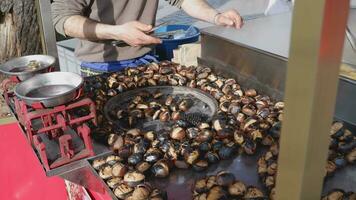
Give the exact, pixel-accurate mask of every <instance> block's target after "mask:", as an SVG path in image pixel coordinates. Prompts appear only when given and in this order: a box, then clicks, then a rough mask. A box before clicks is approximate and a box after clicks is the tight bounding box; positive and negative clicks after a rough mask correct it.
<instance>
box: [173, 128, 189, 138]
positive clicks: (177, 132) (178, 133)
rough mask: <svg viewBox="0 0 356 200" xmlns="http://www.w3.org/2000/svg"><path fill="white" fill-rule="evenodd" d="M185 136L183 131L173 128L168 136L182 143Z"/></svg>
mask: <svg viewBox="0 0 356 200" xmlns="http://www.w3.org/2000/svg"><path fill="white" fill-rule="evenodd" d="M185 134H186V132H185V130H184V129H183V128H181V127H176V128H173V130H172V132H171V134H170V136H171V138H172V139H174V140H179V141H182V140H184V138H185Z"/></svg>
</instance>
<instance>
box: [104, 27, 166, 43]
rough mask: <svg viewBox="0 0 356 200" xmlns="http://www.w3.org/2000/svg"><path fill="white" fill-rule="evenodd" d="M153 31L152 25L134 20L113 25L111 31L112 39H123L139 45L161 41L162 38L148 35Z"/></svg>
mask: <svg viewBox="0 0 356 200" xmlns="http://www.w3.org/2000/svg"><path fill="white" fill-rule="evenodd" d="M151 31H152V26H151V25H147V24H143V23H141V22H138V21H132V22H127V23H125V24H122V25H116V26H113V27H112V30H111V31H110V32H111V35H112V39H114V40H122V41H124V42H126V43H127V44H129V45H130V46H133V47H137V46H144V45H149V44H159V43H161V40H160V39H158V38H155V37H152V36H150V35H148V33H150V32H151Z"/></svg>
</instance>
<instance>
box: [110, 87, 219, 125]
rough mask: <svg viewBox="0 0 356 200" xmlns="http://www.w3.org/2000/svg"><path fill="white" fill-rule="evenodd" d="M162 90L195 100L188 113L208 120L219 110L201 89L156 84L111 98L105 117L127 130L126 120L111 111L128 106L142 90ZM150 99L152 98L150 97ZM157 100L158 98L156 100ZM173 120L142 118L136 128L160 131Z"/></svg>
mask: <svg viewBox="0 0 356 200" xmlns="http://www.w3.org/2000/svg"><path fill="white" fill-rule="evenodd" d="M157 91H159V92H161V93H162V94H163V97H167V96H172V97H173V98H174V99H175V100H176V101H177V99H179V100H183V99H189V100H190V101H192V102H193V105H192V107H190V108H189V110H188V111H187V112H185V113H186V114H195V113H199V115H201V114H202V115H204V116H207V119H206V120H207V121H210V120H211V119H212V117H213V116H214V115H215V113H216V112H217V107H218V103H217V101H216V100H215V99H214V97H212V96H211V95H209V94H207V93H204V92H202V91H201V90H198V89H194V88H189V87H178V86H154V87H146V88H140V89H135V90H131V91H127V92H124V93H121V94H119V95H117V96H115V97H113V98H111V99H110V100H109V101H108V102H107V103H106V105H105V107H104V114H105V117H106V118H107V119H108V120H110V121H112V122H114V123H115V125H116V126H117V127H118V128H119V129H123V130H127V129H128V127H127V126H126V125H125V122H124V121H121V120H117V119H115V118H114V117H113V116H112V115H111V114H110V112H111V111H115V110H119V109H125V108H127V106H128V104H129V103H130V101H131V100H132V99H133V98H134V97H135V96H137V95H139V94H140V93H141V92H149V93H151V94H154V93H155V92H157ZM149 100H150V99H149ZM156 101H157V100H156ZM172 123H173V122H172V121H171V122H164V123H163V122H160V121H159V120H142V121H140V123H138V126H136V128H139V129H142V130H155V131H159V130H161V129H162V128H164V127H166V126H171V125H172Z"/></svg>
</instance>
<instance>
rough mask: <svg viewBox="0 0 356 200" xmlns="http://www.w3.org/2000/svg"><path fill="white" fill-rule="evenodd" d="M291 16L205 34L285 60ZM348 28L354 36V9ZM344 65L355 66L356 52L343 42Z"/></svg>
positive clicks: (289, 14)
mask: <svg viewBox="0 0 356 200" xmlns="http://www.w3.org/2000/svg"><path fill="white" fill-rule="evenodd" d="M291 22H292V14H291V13H285V14H279V15H273V16H267V17H264V18H258V19H255V20H250V21H246V22H245V25H244V27H243V28H242V29H240V30H235V29H233V28H221V27H216V26H214V27H209V28H206V29H204V32H205V33H206V34H211V35H212V36H219V37H221V38H226V39H227V40H229V41H231V42H233V43H238V44H241V45H243V46H248V47H252V48H256V49H259V50H262V51H266V52H269V53H272V54H276V55H278V56H282V57H285V58H287V57H288V55H289V43H290V33H291V25H292V23H291ZM349 27H350V29H351V31H352V32H353V34H354V35H356V9H350V16H349ZM343 60H344V61H345V62H346V63H349V64H352V65H356V52H354V51H352V49H351V46H350V44H349V42H348V41H345V47H344V58H343Z"/></svg>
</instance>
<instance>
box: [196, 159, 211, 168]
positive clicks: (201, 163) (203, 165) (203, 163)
mask: <svg viewBox="0 0 356 200" xmlns="http://www.w3.org/2000/svg"><path fill="white" fill-rule="evenodd" d="M208 166H209V164H208V162H207V161H206V160H199V161H197V162H196V163H194V165H193V169H194V170H195V171H204V170H206V169H207V168H208Z"/></svg>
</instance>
